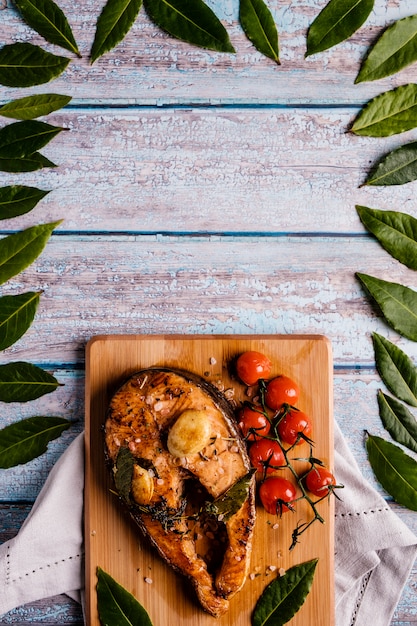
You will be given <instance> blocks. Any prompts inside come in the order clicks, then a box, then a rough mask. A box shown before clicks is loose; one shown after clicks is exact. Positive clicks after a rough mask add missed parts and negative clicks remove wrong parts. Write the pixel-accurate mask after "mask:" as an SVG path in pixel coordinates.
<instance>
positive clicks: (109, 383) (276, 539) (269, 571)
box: [85, 335, 334, 626]
mask: <svg viewBox="0 0 417 626" xmlns="http://www.w3.org/2000/svg"><path fill="white" fill-rule="evenodd" d="M246 350H258V351H260V352H263V353H264V354H266V355H268V356H269V358H270V359H271V360H272V362H273V371H272V374H271V375H278V374H286V375H288V376H290V377H291V378H293V379H294V380H295V381H296V382H297V383H298V384H299V387H300V399H299V402H298V408H300V409H301V410H303V411H305V412H306V413H307V414H309V415H310V416H311V418H312V419H313V421H314V433H313V439H314V442H315V448H314V454H315V456H317V457H319V458H320V459H322V461H324V463H325V464H326V465H328V466H329V467H330V468H332V467H333V397H332V396H333V394H332V376H333V366H332V355H331V346H330V343H329V342H328V340H327V339H326V338H325V337H322V336H307V335H306V336H303V335H297V336H291V335H283V336H280V335H272V336H271V335H261V336H245V335H230V336H210V335H198V336H175V335H174V336H173V335H162V336H161V335H159V336H149V335H148V336H138V335H127V336H126V335H118V336H98V337H95V338H94V339H92V340H91V341H90V342H89V344H88V346H87V355H86V375H87V376H86V429H85V432H86V483H85V548H86V618H87V626H99V624H100V622H99V619H98V614H97V600H96V583H97V577H96V571H97V567H98V566H99V567H101V568H102V569H103V570H104V571H106V572H107V573H109V574H110V575H111V576H112V577H113V578H114V579H115V580H116V581H117V582H119V583H120V584H121V585H123V587H125V588H126V589H127V590H129V591H130V592H131V593H132V594H133V595H134V596H135V597H136V598H137V599H138V600H139V602H140V603H141V604H142V605H143V606H144V607H145V608H146V610H147V611H148V613H149V615H150V618H151V620H152V623H153V625H154V626H214V624H216V625H217V624H218V625H219V626H250V623H251V613H252V611H253V608H254V606H255V602H256V600H257V598H258V597H259V596H260V594H261V593H262V591H263V589H264V588H265V586H266V585H267V584H268V583H270V582H271V581H272V580H273V579H274V578H275V577H276V576H277V575H278V572H279V570H280V569H281V568H283V569H284V570H285V569H287V568H289V567H291V566H292V565H296V564H300V563H303V562H305V561H309V560H311V559H314V558H318V559H319V560H318V565H317V568H316V572H315V576H314V580H313V585H312V589H311V591H310V593H309V595H308V597H307V599H306V602H305V603H304V605H303V606H302V608H301V609H300V610H299V612H298V613H297V614H296V615H295V616H294V618H293V619H292V620H291V622H290V624H291V626H307V625H313V624H315V625H317V624H320V626H334V571H333V570H334V567H333V566H334V562H333V561H334V557H333V555H334V538H333V531H334V503H333V501H334V498H330V500H326V501H324V502H322V503H320V505H319V512H320V514H321V515H322V517H323V518H324V519H325V523H324V524H321V523H320V522H318V521H316V522H314V524H313V525H312V526H311V527H310V528H309V529H308V530H307V532H306V533H304V534H303V535H301V537H300V543H299V544H298V545H297V546H296V547H295V548H294V549H293V550H292V551H289V546H290V544H291V533H292V531H293V529H294V528H295V526H296V524H297V522H299V521H306V519H308V518H309V516H310V510H309V508H308V505H307V503H305V502H304V501H303V502H300V503H299V504H298V505H297V512H296V513H290V512H287V513H286V514H284V515H283V517H282V519H279V520H278V519H277V518H276V517H275V516H272V515H268V514H267V513H265V511H264V510H263V509H262V508H261V506H258V507H257V521H256V527H255V537H254V549H253V554H252V561H251V568H250V573H251V574H252V576H249V578H248V580H247V582H246V584H245V586H244V588H243V589H242V591H241V592H240V593H239V594H237V595H236V596H235V597H234V598H233V599H232V600H231V603H230V611H229V612H228V613H227V614H226V615H224V616H223V617H221V618H220V619H215V618H213V617H211V616H209V615H207V614H205V613H204V612H203V611H202V610H201V609H200V607H199V605H198V604H197V603H196V601H195V600H194V595H193V592H192V588H191V586H190V584H189V582H187V581H186V580H185V579H184V578H183V577H181V576H180V575H179V574H176V573H174V572H173V571H172V570H171V568H170V567H168V566H167V565H166V564H165V563H164V562H163V561H162V560H161V559H160V558H159V556H157V554H156V553H155V551H154V550H153V549H152V548H151V547H150V546H148V544H147V542H146V540H144V539H143V537H142V536H141V534H140V532H139V530H138V529H137V528H136V527H135V525H134V524H133V522H131V520H130V518H129V517H128V516H127V515H126V513H125V511H124V510H122V509H121V507H120V504H119V502H118V500H117V497H116V496H115V495H114V493H112V491H111V489H112V484H111V480H110V477H109V475H108V470H107V468H106V467H105V463H104V443H103V424H104V420H105V413H106V409H107V406H108V403H109V400H110V398H111V396H112V394H113V393H114V392H115V391H116V389H117V388H118V387H119V386H120V384H121V383H122V382H123V381H124V380H125V379H126V378H127V377H129V376H130V375H131V374H133V373H134V372H135V371H136V370H139V369H141V368H144V367H149V366H154V365H159V366H169V367H171V366H172V367H180V368H182V369H186V370H189V371H192V372H194V373H196V374H199V375H201V376H204V377H205V378H206V379H207V380H209V381H212V382H213V383H217V382H218V381H222V382H223V384H224V386H225V387H224V388H225V389H227V388H229V387H232V386H233V387H234V388H235V389H236V390H237V395H236V396H235V397H236V398H237V399H239V394H242V395H241V396H240V399H243V398H244V391H245V388H244V386H242V385H240V384H238V383H236V381H235V380H232V379H231V378H230V377H229V373H228V369H227V367H228V364H230V362H231V360H232V359H233V357H236V356H237V355H238V354H239V353H241V352H244V351H246ZM303 450H304V453H305V454H307V453H308V446H307V445H306V444H303V445H302V446H300V447H299V448H298V449H297V451H296V455H295V456H297V457H299V456H303V455H302V452H303ZM281 571H282V569H281Z"/></svg>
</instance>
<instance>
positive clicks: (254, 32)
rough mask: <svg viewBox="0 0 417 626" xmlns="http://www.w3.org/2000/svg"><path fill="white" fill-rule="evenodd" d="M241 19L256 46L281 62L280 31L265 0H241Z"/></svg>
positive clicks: (247, 34)
mask: <svg viewBox="0 0 417 626" xmlns="http://www.w3.org/2000/svg"><path fill="white" fill-rule="evenodd" d="M239 20H240V24H241V26H242V28H243V30H244V32H245V34H246V36H247V38H248V39H249V40H250V41H251V42H252V43H253V45H254V46H255V48H256V49H257V50H259V52H261V53H262V54H264V55H265V56H266V57H269V58H270V59H273V60H274V61H276V62H277V63H278V64H279V48H278V31H277V27H276V25H275V22H274V18H273V16H272V13H271V11H270V10H269V9H268V7H267V5H266V4H265V2H264V1H263V0H240V2H239Z"/></svg>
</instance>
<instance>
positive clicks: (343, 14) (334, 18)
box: [305, 0, 374, 57]
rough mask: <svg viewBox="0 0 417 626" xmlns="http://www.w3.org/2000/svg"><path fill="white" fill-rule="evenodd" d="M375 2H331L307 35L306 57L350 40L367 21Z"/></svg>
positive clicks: (367, 0)
mask: <svg viewBox="0 0 417 626" xmlns="http://www.w3.org/2000/svg"><path fill="white" fill-rule="evenodd" d="M373 6H374V0H330V2H328V3H327V4H326V5H325V6H324V8H323V9H322V10H321V11H320V13H319V14H318V16H317V17H316V19H315V20H314V22H313V23H312V24H311V26H310V28H309V29H308V33H307V52H306V54H305V56H306V57H308V56H310V55H312V54H317V52H323V50H328V49H329V48H332V47H333V46H336V45H337V44H339V43H341V42H342V41H345V40H346V39H348V38H349V37H350V36H351V35H353V33H355V32H356V31H357V30H358V29H359V28H360V27H361V26H362V24H363V23H364V22H365V21H366V20H367V18H368V16H369V14H370V12H371V11H372V9H373Z"/></svg>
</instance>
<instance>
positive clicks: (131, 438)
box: [105, 368, 255, 617]
mask: <svg viewBox="0 0 417 626" xmlns="http://www.w3.org/2000/svg"><path fill="white" fill-rule="evenodd" d="M189 408H192V409H197V410H202V411H204V412H205V414H206V416H207V419H208V420H209V422H210V428H211V432H212V435H211V437H210V443H209V444H208V445H207V446H206V447H205V448H204V449H203V450H202V451H201V454H200V453H197V454H194V455H191V456H189V457H184V458H174V457H173V456H172V455H171V454H170V453H169V452H168V449H167V447H166V438H167V432H168V430H169V428H170V426H171V425H172V424H173V423H174V421H175V420H176V419H177V417H178V416H179V415H180V414H181V413H182V412H183V411H184V410H185V409H189ZM120 447H128V448H129V450H130V451H131V453H132V455H133V457H134V458H135V460H136V461H137V462H138V463H139V464H141V465H144V464H145V465H147V466H148V467H149V466H151V467H152V469H153V470H154V472H155V480H154V490H153V493H152V497H151V500H150V503H149V506H148V507H138V506H136V505H135V503H130V504H129V512H130V515H131V516H132V518H133V519H134V520H135V522H136V523H137V525H138V526H139V528H140V529H141V530H142V532H143V533H144V535H145V536H147V537H148V538H149V539H150V541H151V543H152V544H153V545H154V547H155V548H156V549H157V551H158V552H159V554H160V555H161V556H162V558H163V559H164V560H165V561H166V562H167V563H168V564H169V565H170V566H171V567H172V568H173V569H174V570H176V571H177V572H180V573H181V574H183V575H185V576H186V577H187V578H188V579H189V580H190V581H191V583H192V585H193V587H194V589H195V592H196V595H197V598H198V600H199V602H200V604H201V606H202V608H203V609H204V610H205V611H206V612H208V613H209V614H210V615H212V616H214V617H220V616H221V615H223V614H224V613H225V612H226V611H227V610H228V608H229V599H230V598H231V597H233V595H235V594H236V593H237V592H238V591H240V589H241V588H242V586H243V585H244V583H245V580H246V577H247V574H248V570H249V565H250V555H251V551H252V539H253V529H254V524H255V481H254V478H253V479H252V480H251V483H250V488H249V491H248V497H247V499H246V500H245V501H244V502H243V504H242V506H241V507H240V509H239V510H238V511H237V513H235V514H234V515H232V516H231V517H230V518H229V519H228V520H227V521H226V522H225V523H224V531H225V537H226V547H225V549H224V554H223V557H222V561H221V564H220V566H219V568H218V569H217V572H211V571H209V568H208V565H207V563H206V561H205V560H204V559H203V558H202V557H201V556H200V555H199V554H198V552H197V547H196V542H195V540H194V539H193V532H190V523H189V522H188V521H187V520H186V519H185V517H186V515H184V502H185V496H186V495H187V497H188V494H187V493H186V486H187V484H189V478H190V477H193V480H194V481H195V480H197V481H198V482H199V483H200V484H201V485H202V486H203V488H204V490H205V491H206V492H207V493H208V494H209V495H210V496H211V497H212V498H213V499H216V498H217V497H219V496H221V495H222V494H223V493H224V492H225V491H227V489H229V488H230V487H231V486H232V485H233V484H234V483H235V482H236V481H237V480H239V479H241V478H243V477H244V476H246V475H247V473H248V472H249V471H250V461H249V458H248V455H247V451H246V446H245V443H244V441H243V440H242V438H241V435H240V433H239V431H238V428H237V425H236V422H235V420H234V415H233V409H232V407H231V406H230V404H229V403H228V402H227V400H226V398H224V396H223V395H222V394H221V393H220V392H219V391H218V390H217V389H216V388H215V387H214V386H212V385H211V384H210V383H208V382H207V381H205V380H204V379H203V378H200V377H199V376H197V375H195V374H192V373H190V372H184V371H182V370H174V369H169V368H149V369H146V370H142V371H139V372H137V373H135V374H134V375H133V376H131V377H130V378H129V379H128V380H127V381H126V382H125V383H124V384H123V385H122V387H121V388H120V389H119V390H118V391H117V392H116V393H115V394H114V396H113V398H112V400H111V402H110V405H109V408H108V412H107V416H106V422H105V448H106V457H107V461H108V463H109V465H110V467H111V468H112V471H113V468H114V466H115V463H116V458H117V454H118V451H119V449H120ZM193 484H194V483H193ZM191 499H192V498H191ZM193 504H194V506H195V503H192V502H191V503H189V505H187V506H193ZM158 512H159V513H160V514H161V516H162V517H160V516H158ZM173 513H174V516H172V514H173ZM187 514H188V510H187ZM161 520H162V521H161Z"/></svg>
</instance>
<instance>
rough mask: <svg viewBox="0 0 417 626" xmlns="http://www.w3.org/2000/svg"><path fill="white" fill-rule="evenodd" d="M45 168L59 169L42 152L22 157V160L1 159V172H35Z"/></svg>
mask: <svg viewBox="0 0 417 626" xmlns="http://www.w3.org/2000/svg"><path fill="white" fill-rule="evenodd" d="M44 167H57V166H56V165H55V163H52V161H50V160H49V159H47V158H46V157H45V156H44V155H43V154H41V153H40V152H34V153H33V154H31V155H29V156H26V157H22V158H21V159H1V158H0V172H11V173H15V174H16V173H19V172H35V171H36V170H41V169H43V168H44Z"/></svg>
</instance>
